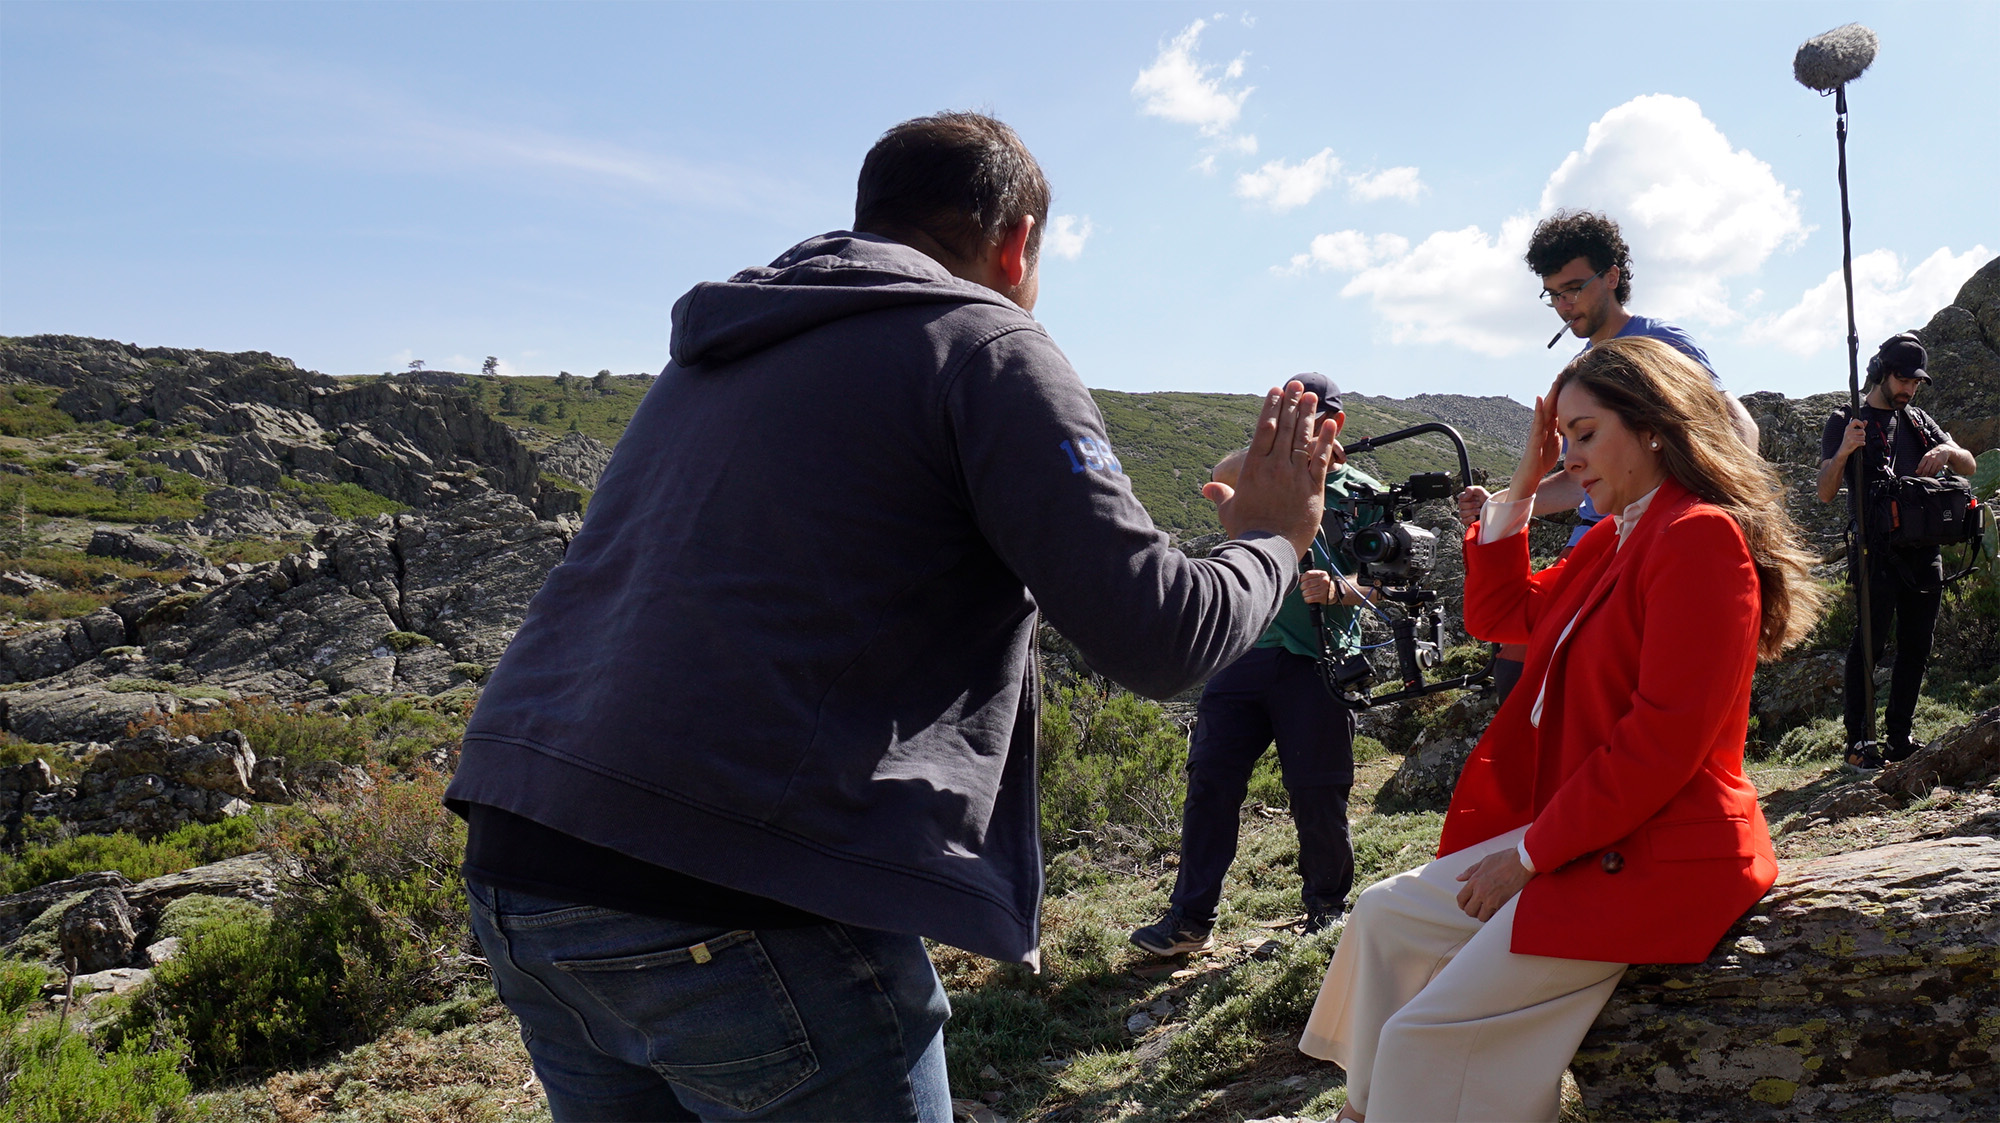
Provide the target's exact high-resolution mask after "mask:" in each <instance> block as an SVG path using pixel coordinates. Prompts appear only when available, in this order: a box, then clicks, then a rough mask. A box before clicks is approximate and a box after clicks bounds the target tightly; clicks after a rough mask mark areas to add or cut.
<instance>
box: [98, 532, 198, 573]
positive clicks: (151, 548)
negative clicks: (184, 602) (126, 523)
mask: <svg viewBox="0 0 2000 1123" xmlns="http://www.w3.org/2000/svg"><path fill="white" fill-rule="evenodd" d="M84 553H86V554H89V555H90V556H92V557H97V558H120V559H123V560H125V561H130V562H137V563H139V564H140V565H149V566H154V567H156V568H171V569H189V568H193V567H197V566H201V565H205V564H207V563H206V562H205V561H204V560H203V559H202V557H201V555H199V554H196V553H192V552H190V551H188V550H185V549H182V548H181V547H179V546H175V545H172V544H171V543H167V542H162V541H161V540H159V539H158V538H154V537H152V536H151V535H146V534H141V533H139V532H138V531H136V530H112V529H107V528H102V527H100V528H99V529H97V530H95V531H93V532H92V533H91V535H90V544H89V545H88V546H86V547H84Z"/></svg>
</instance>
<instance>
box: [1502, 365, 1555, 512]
mask: <svg viewBox="0 0 2000 1123" xmlns="http://www.w3.org/2000/svg"><path fill="white" fill-rule="evenodd" d="M1561 383H1562V378H1561V377H1560V376H1558V377H1557V378H1556V380H1555V381H1554V382H1551V383H1549V392H1548V393H1547V394H1546V395H1544V396H1543V397H1539V398H1536V399H1535V421H1534V428H1532V429H1530V430H1528V447H1527V448H1525V449H1522V450H1521V465H1520V467H1518V468H1516V469H1515V470H1514V479H1513V482H1511V483H1509V484H1508V485H1507V498H1508V499H1510V500H1518V499H1526V498H1528V497H1529V496H1531V495H1533V494H1535V488H1536V487H1537V486H1538V485H1540V484H1541V482H1542V477H1543V476H1546V475H1548V474H1549V472H1550V470H1551V469H1553V468H1554V467H1555V466H1556V461H1558V460H1561V459H1562V436H1561V434H1559V433H1558V432H1557V431H1556V388H1557V387H1558V386H1559V385H1561Z"/></svg>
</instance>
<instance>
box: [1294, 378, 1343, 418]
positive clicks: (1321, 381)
mask: <svg viewBox="0 0 2000 1123" xmlns="http://www.w3.org/2000/svg"><path fill="white" fill-rule="evenodd" d="M1285 381H1287V382H1298V383H1302V384H1303V385H1304V386H1305V388H1306V389H1308V390H1310V391H1312V392H1313V393H1314V394H1316V395H1318V396H1319V411H1320V412H1321V413H1339V412H1340V387H1338V386H1335V385H1334V384H1333V379H1331V378H1328V377H1327V376H1326V375H1323V374H1321V373H1319V372H1318V371H1316V370H1309V371H1307V372H1305V373H1304V374H1295V375H1293V376H1291V377H1290V378H1288V379H1286V380H1285Z"/></svg>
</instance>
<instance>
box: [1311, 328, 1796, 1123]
mask: <svg viewBox="0 0 2000 1123" xmlns="http://www.w3.org/2000/svg"><path fill="white" fill-rule="evenodd" d="M1559 438H1560V439H1561V440H1566V441H1567V442H1568V448H1567V452H1566V454H1565V455H1564V459H1563V463H1564V470H1565V471H1566V472H1568V473H1569V474H1570V475H1572V476H1573V477H1575V478H1576V479H1577V480H1578V482H1579V483H1581V484H1582V486H1583V488H1584V490H1585V491H1586V492H1588V493H1589V494H1590V496H1591V498H1592V500H1593V501H1594V502H1595V504H1596V506H1597V509H1598V510H1600V511H1611V512H1618V514H1617V515H1616V516H1615V517H1613V518H1607V519H1605V520H1604V521H1603V522H1602V523H1600V524H1598V526H1597V527H1596V528H1595V529H1593V530H1592V531H1591V532H1590V533H1589V534H1588V535H1586V536H1585V537H1584V539H1583V541H1582V542H1580V543H1579V544H1578V545H1577V548H1576V549H1575V550H1574V551H1573V552H1572V553H1571V554H1570V556H1569V557H1568V559H1567V560H1565V561H1563V562H1561V563H1559V564H1557V565H1554V566H1551V567H1550V568H1548V569H1546V570H1543V571H1542V572H1540V573H1531V572H1530V568H1529V562H1528V536H1527V535H1526V534H1525V533H1523V531H1524V530H1525V528H1526V525H1527V519H1528V512H1529V509H1530V507H1531V506H1532V500H1533V497H1534V491H1535V488H1536V486H1537V484H1538V483H1539V482H1540V480H1541V479H1542V477H1543V476H1544V475H1546V474H1547V473H1548V471H1549V470H1550V469H1551V468H1552V467H1553V466H1554V465H1555V463H1556V462H1557V457H1558V452H1559V450H1560V449H1561V445H1560V443H1559ZM1514 481H1515V483H1514V485H1513V486H1512V487H1510V488H1509V490H1508V491H1505V492H1502V493H1500V494H1499V495H1496V496H1493V497H1492V498H1491V499H1490V500H1489V499H1487V498H1486V496H1485V494H1484V492H1483V491H1480V490H1479V489H1473V490H1472V491H1469V492H1468V493H1467V494H1466V495H1463V496H1461V497H1460V507H1461V511H1462V512H1465V513H1467V514H1469V513H1470V512H1471V511H1472V510H1475V509H1476V510H1479V511H1480V517H1479V521H1478V522H1475V523H1473V525H1472V526H1471V527H1470V529H1469V530H1468V531H1467V532H1466V536H1465V568H1466V578H1465V625H1466V630H1467V631H1468V632H1470V633H1471V634H1472V635H1474V636H1476V637H1478V638H1480V639H1483V640H1489V641H1492V642H1496V643H1526V644H1527V645H1528V657H1527V662H1526V666H1525V669H1524V672H1523V674H1522V676H1521V683H1520V686H1519V688H1517V689H1516V690H1515V691H1514V692H1513V693H1512V694H1511V695H1510V696H1509V697H1508V699H1507V701H1506V703H1505V704H1504V705H1502V706H1501V707H1500V711H1499V713H1498V714H1496V715H1495V717H1494V719H1493V722H1492V724H1491V725H1490V726H1489V727H1488V728H1487V730H1486V734H1485V736H1484V737H1482V738H1481V739H1480V742H1479V745H1478V747H1477V748H1476V749H1475V750H1474V751H1473V753H1472V755H1471V757H1470V759H1468V760H1467V761H1466V764H1465V769H1464V771H1463V772H1462V773H1461V774H1460V776H1459V780H1458V787H1457V789H1456V790H1455V791H1454V792H1453V793H1452V800H1451V808H1450V810H1449V811H1448V812H1447V813H1446V815H1445V822H1444V832H1443V837H1442V839H1441V841H1440V843H1439V846H1438V858H1437V860H1436V861H1433V862H1431V863H1430V864H1428V865H1426V866H1424V867H1422V868H1420V869H1417V870H1412V871H1410V872H1408V873H1405V874H1400V875H1398V876H1396V877H1392V878H1389V879H1387V880H1385V881H1382V882H1380V883H1378V884H1377V885H1375V886H1373V887H1371V888H1370V889H1368V890H1367V891H1366V892H1364V893H1363V894H1362V895H1361V897H1360V899H1359V900H1358V901H1357V902H1356V905H1355V908H1354V911H1353V913H1352V914H1351V918H1350V920H1349V922H1348V925H1347V928H1346V930H1345V931H1344V932H1343V934H1342V936H1341V941H1340V944H1339V947H1338V949H1337V950H1336V952H1335V955H1334V961H1333V964H1332V965H1331V966H1330V967H1329V968H1328V970H1327V977H1326V982H1325V984H1324V985H1323V986H1322V988H1321V991H1320V997H1319V1001H1318V1002H1317V1003H1316V1004H1315V1005H1314V1008H1313V1013H1312V1017H1311V1019H1310V1020H1309V1021H1308V1023H1307V1027H1306V1031H1305V1035H1304V1038H1303V1040H1302V1041H1301V1042H1300V1048H1302V1049H1304V1050H1305V1051H1306V1052H1307V1053H1310V1054H1312V1055H1314V1056H1318V1057H1323V1058H1325V1059H1328V1060H1332V1061H1336V1062H1338V1063H1339V1064H1340V1065H1341V1066H1342V1067H1344V1068H1346V1069H1347V1077H1348V1105H1347V1107H1346V1108H1345V1109H1344V1110H1343V1112H1342V1118H1346V1119H1353V1120H1359V1119H1362V1118H1363V1117H1364V1115H1366V1116H1368V1117H1372V1118H1374V1119H1375V1120H1376V1123H1392V1121H1394V1120H1438V1119H1466V1120H1470V1119H1503V1120H1521V1119H1554V1118H1555V1117H1556V1110H1557V1106H1558V1086H1559V1081H1560V1079H1561V1076H1562V1071H1563V1069H1564V1068H1565V1067H1567V1065H1568V1064H1569V1060H1570V1058H1571V1057H1572V1056H1573V1055H1574V1054H1575V1052H1576V1046H1577V1043H1578V1042H1579V1041H1581V1040H1582V1038H1583V1034H1584V1032H1585V1031H1586V1030H1588V1029H1589V1028H1590V1023H1591V1022H1592V1021H1593V1020H1594V1019H1595V1018H1596V1016H1597V1012H1598V1010H1600V1009H1601V1008H1602V1007H1603V1004H1604V1002H1605V1001H1606V1000H1607V999H1608V998H1609V997H1610V996H1611V992H1612V990H1613V989H1614V988H1615V987H1616V986H1617V983H1618V979H1619V977H1620V976H1621V975H1622V974H1623V973H1624V969H1625V965H1626V964H1628V963H1657V962H1665V963H1689V962H1699V961H1700V960H1702V959H1705V958H1707V956H1708V953H1709V952H1710V951H1711V950H1712V949H1713V948H1714V946H1715V943H1716V941H1717V940H1719V939H1720V938H1721V937H1722V935H1723V933H1724V932H1726V931H1728V929H1729V926H1730V925H1731V924H1733V923H1734V922H1735V921H1736V919H1737V918H1738V917H1739V916H1741V915H1742V914H1743V912H1744V910H1746V909H1748V908H1749V907H1750V906H1751V905H1752V904H1755V903H1756V901H1757V900H1758V898H1760V897H1762V896H1763V895H1764V892H1765V890H1767V889H1769V888H1770V887H1771V883H1772V881H1773V880H1775V879H1776V877H1777V868H1778V867H1777V862H1776V859H1775V858H1774V856H1773V854H1772V850H1771V837H1770V831H1769V829H1768V828H1767V826H1766V825H1765V822H1764V816H1763V812H1762V811H1761V810H1760V809H1759V808H1758V805H1757V792H1756V789H1755V788H1754V787H1753V786H1752V785H1751V783H1750V781H1749V780H1748V779H1747V778H1746V777H1745V776H1744V774H1743V743H1744V737H1745V731H1746V726H1747V724H1748V720H1749V709H1750V678H1751V674H1752V673H1753V672H1754V671H1755V669H1756V664H1757V660H1758V658H1759V657H1760V656H1761V657H1765V658H1771V657H1775V656H1776V655H1778V654H1779V653H1780V652H1781V651H1783V650H1784V648H1785V647H1786V646H1788V645H1790V644H1791V643H1794V642H1796V641H1797V640H1798V639H1800V638H1802V637H1803V636H1804V635H1805V633H1806V632H1807V631H1808V630H1809V629H1810V628H1811V625H1812V622H1813V619H1814V618H1815V617H1816V615H1817V613H1818V607H1819V601H1820V593H1819V591H1818V589H1817V587H1816V586H1814V585H1813V583H1812V582H1811V580H1810V579H1809V577H1808V575H1807V571H1806V567H1807V565H1808V564H1809V562H1810V560H1811V559H1810V557H1809V556H1808V555H1807V554H1806V553H1805V552H1804V551H1803V550H1801V549H1800V548H1799V545H1798V538H1797V530H1796V527H1795V526H1794V525H1793V524H1792V522H1791V520H1790V518H1789V517H1788V516H1787V515H1786V514H1785V511H1784V507H1783V505H1782V495H1783V491H1782V488H1781V485H1780V484H1779V482H1778V480H1777V476H1776V473H1775V472H1773V471H1772V469H1771V468H1770V466H1769V465H1768V464H1766V463H1765V462H1764V461H1763V460H1762V459H1760V458H1759V457H1758V456H1757V454H1756V451H1755V450H1754V449H1751V448H1749V447H1747V446H1745V445H1744V444H1743V443H1742V442H1741V441H1740V440H1739V439H1738V438H1737V437H1736V436H1735V434H1734V430H1733V428H1732V427H1731V425H1730V422H1729V410H1728V405H1727V403H1726V400H1725V399H1724V398H1723V396H1722V395H1721V393H1720V392H1718V391H1716V390H1715V389H1714V386H1713V382H1712V380H1711V379H1710V377H1709V375H1708V373H1707V372H1706V371H1705V370H1702V369H1701V368H1700V367H1698V366H1696V365H1695V364H1693V363H1692V362H1690V361H1689V360H1688V359H1686V358H1685V357H1683V356H1682V355H1681V354H1680V353H1679V352H1677V351H1675V350H1674V349H1673V348H1671V347H1668V346H1666V345H1665V344H1662V343H1659V342H1657V341H1655V340H1652V339H1646V338H1632V339H1618V340H1612V341H1610V342H1607V343H1603V344H1600V345H1598V346H1596V347H1593V348H1591V349H1590V350H1589V351H1586V352H1585V353H1584V354H1583V355H1581V356H1579V357H1578V358H1577V359H1576V360H1575V361H1573V362H1572V363H1570V365H1569V366H1568V367H1567V368H1565V369H1564V371H1563V372H1562V374H1561V375H1560V376H1558V377H1557V379H1556V382H1555V385H1554V386H1553V387H1551V388H1550V391H1549V395H1548V397H1546V398H1542V399H1538V400H1537V401H1536V403H1535V428H1534V433H1533V435H1532V436H1531V438H1530V441H1529V447H1528V449H1527V451H1526V452H1525V453H1524V454H1523V455H1522V459H1521V465H1520V468H1519V470H1518V471H1517V472H1516V473H1515V475H1514Z"/></svg>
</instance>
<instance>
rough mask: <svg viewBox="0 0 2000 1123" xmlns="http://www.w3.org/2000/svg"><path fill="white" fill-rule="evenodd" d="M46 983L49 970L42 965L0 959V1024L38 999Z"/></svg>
mask: <svg viewBox="0 0 2000 1123" xmlns="http://www.w3.org/2000/svg"><path fill="white" fill-rule="evenodd" d="M48 983H49V969H48V968H47V967H45V966H43V965H42V964H39V963H29V962H26V961H23V960H19V959H0V1023H4V1022H5V1021H6V1020H7V1019H9V1018H11V1017H13V1016H14V1015H15V1014H18V1013H20V1012H21V1011H22V1010H24V1009H26V1008H27V1005H28V1003H30V1002H33V1001H34V1000H35V999H37V998H40V997H41V996H42V988H43V987H45V986H47V985H48Z"/></svg>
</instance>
